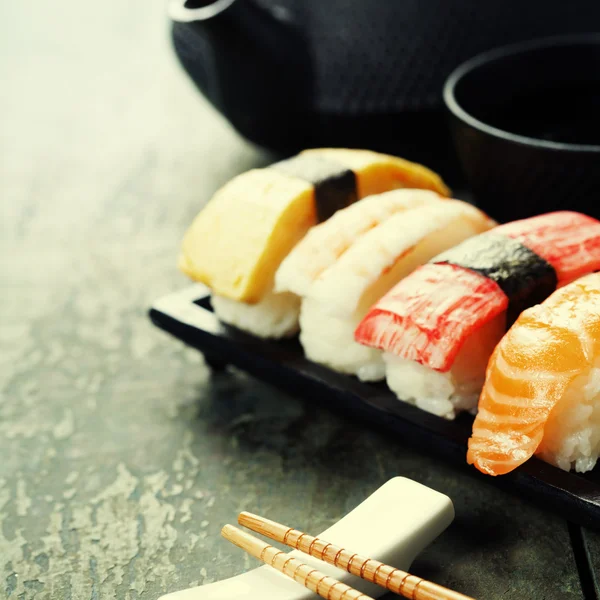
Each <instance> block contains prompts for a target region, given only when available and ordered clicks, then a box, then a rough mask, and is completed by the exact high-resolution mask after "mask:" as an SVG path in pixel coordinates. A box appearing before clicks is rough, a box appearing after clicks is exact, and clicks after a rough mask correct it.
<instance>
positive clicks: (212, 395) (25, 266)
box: [0, 0, 600, 600]
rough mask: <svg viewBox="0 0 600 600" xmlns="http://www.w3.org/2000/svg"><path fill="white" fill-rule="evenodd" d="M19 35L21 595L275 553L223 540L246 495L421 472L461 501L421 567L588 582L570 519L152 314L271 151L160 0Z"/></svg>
mask: <svg viewBox="0 0 600 600" xmlns="http://www.w3.org/2000/svg"><path fill="white" fill-rule="evenodd" d="M0 30H1V35H0V81H1V82H2V83H1V86H0V119H1V126H0V144H1V146H0V186H1V188H0V199H1V211H2V218H1V219H0V227H1V236H0V240H1V241H0V244H1V252H0V261H1V263H0V267H1V273H0V277H1V279H0V281H1V283H2V291H3V293H2V302H1V304H0V319H1V320H0V336H1V341H2V351H1V353H0V386H1V387H0V389H1V390H2V397H1V399H0V457H1V459H0V597H8V598H19V599H29V598H39V599H50V598H52V599H58V598H65V599H92V600H96V599H101V598H116V599H138V598H139V599H148V600H151V599H155V598H157V597H158V596H159V595H160V594H161V593H164V592H167V591H174V590H177V589H182V588H186V587H189V586H192V585H199V584H202V583H208V582H212V581H215V580H218V579H220V578H223V577H227V576H230V575H233V574H236V573H240V572H242V571H244V570H246V569H248V568H250V567H253V566H255V563H254V562H253V561H252V560H250V559H248V557H246V556H245V555H244V554H243V553H242V552H241V551H239V550H237V549H235V548H233V547H231V546H230V545H228V544H227V543H226V542H224V541H222V540H221V539H220V537H219V530H220V528H221V526H222V525H223V524H224V523H226V522H230V521H232V520H234V519H235V515H236V513H237V512H238V511H240V510H243V509H246V510H253V511H256V512H260V513H262V514H266V515H269V516H272V517H273V518H276V519H278V520H281V521H283V522H287V523H291V524H294V525H296V526H297V527H299V528H304V529H306V530H309V531H318V530H320V529H322V528H325V527H326V526H328V525H329V524H331V523H332V522H334V521H335V520H337V519H338V518H339V517H340V516H342V515H343V514H344V513H345V512H346V511H347V510H349V509H350V508H352V507H353V506H354V505H356V504H357V503H358V502H360V501H361V500H362V499H363V498H364V497H366V496H367V495H368V494H369V493H370V492H371V491H373V490H374V489H375V488H376V487H377V486H379V485H380V484H382V483H383V482H384V481H386V480H387V479H388V478H390V477H392V476H394V475H398V474H401V475H406V476H408V477H412V478H414V479H416V480H418V481H421V482H423V483H425V484H426V485H430V486H431V487H434V488H436V489H438V490H440V491H442V492H444V493H447V494H449V495H450V496H451V497H452V499H453V500H454V502H455V505H456V510H457V519H456V521H455V523H454V524H453V525H452V527H451V528H450V529H449V530H448V531H447V532H446V533H445V534H444V535H443V536H441V537H440V538H439V539H438V540H437V542H436V543H434V544H433V545H432V546H431V547H430V548H429V549H428V550H427V551H426V552H425V553H424V554H423V555H422V556H421V557H420V558H419V560H418V561H417V563H415V565H414V571H415V572H416V573H418V574H421V575H424V576H428V577H432V578H435V579H436V580H437V581H439V582H440V583H443V584H446V585H449V586H453V587H456V588H458V589H460V590H462V591H464V592H467V593H470V594H473V595H476V596H478V597H480V598H489V599H496V598H497V599H500V598H502V599H517V598H519V599H520V598H524V597H526V598H533V599H538V598H539V599H542V598H544V599H547V600H548V599H550V600H552V599H563V598H564V599H568V600H571V599H573V600H574V599H581V598H583V594H582V591H581V588H580V584H579V578H578V574H577V569H576V566H575V559H574V556H573V553H572V551H571V547H570V542H569V535H568V531H567V525H566V523H565V522H564V521H562V520H561V519H559V518H557V517H555V516H553V515H550V514H548V513H545V512H543V511H541V510H539V509H537V508H535V507H533V506H531V505H529V504H527V503H526V502H524V501H521V500H519V499H517V498H515V497H513V496H509V495H506V494H504V493H503V492H500V491H498V490H497V489H495V488H494V487H493V486H491V485H489V484H485V483H481V482H480V481H479V480H475V479H473V478H472V477H471V475H469V474H468V472H467V470H466V469H465V470H460V469H455V468H452V467H448V466H446V465H440V464H438V463H437V462H436V461H435V460H433V459H432V458H430V457H427V456H423V455H420V454H418V453H416V452H414V451H412V450H411V449H410V448H407V447H404V446H403V445H402V443H401V441H400V440H394V439H391V438H389V437H384V436H382V435H379V434H377V433H375V432H372V431H369V430H367V429H362V428H358V427H357V426H355V425H351V424H348V423H345V422H344V421H343V419H342V418H341V417H334V416H332V415H330V414H328V413H326V412H324V411H321V410H319V409H316V408H315V407H314V406H310V405H305V404H304V403H303V402H301V401H300V400H299V399H295V398H291V397H289V396H285V395H284V394H282V393H280V392H277V391H275V390H274V389H272V388H270V387H269V386H267V385H264V384H262V383H260V382H257V381H254V380H252V379H250V378H248V377H246V376H245V375H243V374H241V373H236V372H231V373H223V374H219V375H215V376H211V374H210V373H209V371H208V369H207V368H206V367H205V366H204V363H203V361H202V358H201V356H200V355H199V354H198V353H196V352H194V351H191V350H188V349H186V348H184V347H183V346H182V345H181V344H179V343H178V342H176V341H174V340H173V339H171V338H169V337H168V336H166V335H165V334H163V333H161V332H159V331H157V330H155V329H154V328H153V327H152V326H151V325H150V323H149V321H148V319H147V317H146V309H147V307H148V306H149V305H150V303H151V302H152V301H153V300H154V299H156V298H157V297H159V296H160V295H163V294H165V293H168V292H170V291H172V290H174V289H177V288H178V287H181V286H183V285H185V284H186V280H185V279H184V278H183V277H182V276H181V275H179V274H178V273H177V271H176V269H175V257H176V252H177V246H178V242H179V239H180V237H181V235H182V233H183V231H184V229H185V227H186V226H187V224H188V223H189V222H190V220H191V219H192V217H193V216H194V215H195V214H196V212H197V211H198V209H199V207H200V206H201V205H202V204H203V202H205V201H206V200H207V199H208V197H209V196H210V195H211V194H212V192H213V191H214V190H215V189H216V188H217V187H218V186H219V185H221V184H222V183H224V182H225V181H226V180H227V179H228V178H230V177H231V176H232V175H234V174H236V173H238V172H241V171H244V170H246V169H248V168H249V167H251V166H254V165H260V164H265V162H267V161H268V160H269V157H268V156H266V155H265V154H263V153H260V152H259V151H257V150H256V149H254V148H252V147H251V146H249V145H248V144H246V143H244V142H243V141H242V140H241V139H239V137H238V136H237V135H236V134H235V133H234V132H233V131H231V129H230V128H229V127H228V126H227V124H226V123H224V122H223V121H222V120H221V119H220V117H218V115H216V114H215V113H214V112H213V111H212V109H211V108H210V107H209V106H207V105H206V103H205V102H204V101H203V100H202V99H201V98H200V97H199V95H198V94H197V93H196V92H195V91H194V90H193V88H192V86H191V84H190V83H189V82H188V81H187V80H186V78H185V77H184V76H183V74H182V73H181V72H180V71H179V69H178V67H177V65H176V64H175V61H174V59H173V57H172V53H171V50H170V47H169V42H168V35H167V24H166V19H165V16H164V6H163V1H162V0H127V1H125V2H124V1H122V0H104V1H103V2H96V3H84V2H78V1H75V0H61V1H60V2H51V1H50V0H36V2H2V3H1V4H0ZM588 543H589V544H590V550H591V552H593V553H594V554H593V556H594V561H595V564H596V565H600V541H599V539H598V537H597V536H595V537H594V536H592V535H591V534H589V538H588ZM599 571H600V567H599Z"/></svg>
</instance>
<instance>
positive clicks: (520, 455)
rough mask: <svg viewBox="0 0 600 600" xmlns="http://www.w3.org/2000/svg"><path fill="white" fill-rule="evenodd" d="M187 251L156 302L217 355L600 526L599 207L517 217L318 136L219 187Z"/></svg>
mask: <svg viewBox="0 0 600 600" xmlns="http://www.w3.org/2000/svg"><path fill="white" fill-rule="evenodd" d="M179 267H180V269H181V270H182V271H183V272H184V273H185V274H187V275H188V276H189V277H190V278H191V279H193V280H195V281H196V282H197V283H196V284H195V285H194V286H192V287H191V288H187V289H185V290H183V291H181V292H179V293H175V294H171V295H169V296H167V297H165V298H162V299H160V300H158V301H157V302H156V303H155V304H154V306H153V307H152V309H151V311H150V317H151V319H152V321H153V322H154V323H155V324H156V325H157V326H158V327H160V328H162V329H164V330H165V331H167V332H169V333H171V334H172V335H174V336H175V337H177V338H179V339H181V340H182V341H184V342H185V343H187V344H189V345H191V346H193V347H195V348H197V349H198V350H200V351H202V352H203V353H204V355H205V358H206V360H207V363H208V364H209V365H210V366H212V367H213V368H215V369H221V368H223V367H225V366H227V365H232V366H235V367H238V368H241V369H243V370H245V371H247V372H249V373H251V374H253V375H255V376H257V377H259V378H261V379H263V380H265V381H268V382H271V383H273V384H275V385H277V386H280V387H282V388H285V389H288V390H290V391H292V392H294V393H297V394H300V395H301V396H303V397H306V398H308V399H310V400H312V401H317V402H318V403H319V404H320V405H322V406H327V407H329V408H331V409H332V410H334V411H339V412H341V413H343V414H344V415H347V416H351V417H354V418H358V419H361V420H362V421H363V422H365V421H368V422H370V423H372V425H373V426H375V427H379V428H385V429H386V430H389V431H391V432H392V433H393V434H395V435H397V436H399V438H400V439H401V440H402V442H403V443H404V442H406V443H410V444H411V445H415V446H419V447H421V448H423V449H424V450H426V451H432V452H437V453H439V454H440V455H442V456H444V457H446V459H448V460H452V461H454V462H457V463H459V464H462V465H464V466H465V468H469V469H471V470H472V472H473V474H476V473H477V471H479V472H481V473H482V474H483V475H480V476H481V477H484V476H485V477H487V478H488V480H490V481H493V482H494V483H496V484H497V485H499V486H503V487H507V488H512V489H516V490H518V491H519V492H520V493H521V494H522V495H524V496H526V497H527V498H529V499H531V500H533V501H535V502H538V503H540V504H543V506H544V507H546V508H549V509H552V510H554V511H556V512H557V513H559V514H560V515H562V516H563V517H565V518H567V519H569V520H570V521H572V522H576V523H579V524H582V525H585V526H588V527H592V528H600V465H598V466H596V462H597V459H598V456H599V454H600V273H598V271H600V221H598V220H597V219H595V218H593V217H590V216H588V215H585V214H582V213H577V212H573V211H559V212H554V213H547V214H541V215H534V216H531V217H529V218H525V219H522V220H518V221H512V222H508V223H504V224H498V223H497V222H495V221H494V220H493V219H492V218H490V217H489V216H488V215H486V214H485V213H483V212H482V211H481V210H479V209H477V208H476V207H474V206H472V205H470V204H467V203H465V202H462V201H460V200H454V199H452V198H451V197H450V190H448V188H447V187H446V186H445V184H444V183H443V181H442V180H441V179H440V178H439V176H437V175H436V174H435V173H433V172H432V171H430V170H429V169H427V168H426V167H423V166H422V165H416V164H414V163H410V162H408V161H405V160H403V159H399V158H396V157H391V156H388V155H382V154H377V153H374V152H369V151H361V150H346V149H316V150H310V151H305V152H303V153H301V154H299V155H298V156H296V157H293V158H291V159H288V160H286V161H283V162H281V163H277V164H276V165H272V166H271V167H268V168H265V169H256V170H254V171H250V172H248V173H244V174H242V175H240V176H238V177H237V178H235V179H234V180H232V181H231V182H230V183H229V184H227V185H226V186H224V187H223V188H222V189H221V190H219V191H218V192H217V193H216V194H215V197H214V198H213V199H212V200H211V201H210V202H209V204H208V205H207V206H206V208H204V209H202V210H201V212H200V213H199V215H198V216H197V217H196V219H195V221H194V222H193V223H192V225H191V227H190V228H189V230H188V232H187V233H186V235H185V237H184V240H183V244H182V250H181V255H180V258H179ZM297 334H299V335H297ZM467 464H468V465H472V466H467ZM473 467H475V468H473ZM490 476H491V477H490Z"/></svg>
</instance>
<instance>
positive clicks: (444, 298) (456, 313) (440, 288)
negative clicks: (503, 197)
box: [355, 211, 600, 372]
mask: <svg viewBox="0 0 600 600" xmlns="http://www.w3.org/2000/svg"><path fill="white" fill-rule="evenodd" d="M492 232H493V233H494V234H500V235H505V236H506V237H510V238H513V239H515V240H517V241H518V242H519V243H521V244H522V245H523V246H526V247H527V248H529V249H530V250H532V251H533V252H535V253H536V254H537V255H538V256H540V257H541V258H543V259H544V260H546V261H547V262H548V263H549V264H550V265H551V266H552V267H553V268H554V270H555V271H556V275H557V279H558V286H559V287H560V286H562V285H564V284H566V283H568V282H569V281H572V280H573V279H575V278H577V277H579V276H581V275H584V274H587V273H591V272H593V271H597V270H600V221H597V220H596V219H593V218H592V217H588V216H586V215H582V214H580V213H575V212H570V211H561V212H555V213H549V214H546V215H541V216H539V217H533V218H530V219H523V220H521V221H515V222H513V223H508V224H506V225H501V226H499V227H496V228H494V229H493V230H492ZM483 235H486V234H483ZM433 260H434V261H435V259H433ZM508 304H509V299H508V297H507V296H506V294H505V293H504V292H503V291H502V290H501V289H500V287H499V286H498V284H497V283H495V282H494V281H492V280H491V279H488V278H487V277H485V276H484V275H481V274H480V273H477V272H475V271H471V270H470V269H468V268H466V267H462V266H456V265H451V264H447V263H439V264H435V262H434V263H433V264H427V265H424V266H422V267H420V268H419V269H417V270H416V271H414V272H413V273H412V274H411V275H409V276H408V277H406V278H405V279H404V280H402V281H401V282H400V283H398V284H397V285H396V286H395V287H394V288H393V289H392V290H390V291H389V292H388V293H387V294H386V295H385V296H384V297H383V298H381V300H379V301H378V302H377V303H376V304H375V305H374V306H373V307H372V308H371V310H370V311H369V312H368V313H367V315H366V317H365V318H364V319H363V321H362V322H361V323H360V325H359V326H358V328H357V329H356V332H355V339H356V341H358V342H359V343H361V344H364V345H366V346H371V347H374V348H379V349H380V350H384V351H386V352H390V353H392V354H395V355H397V356H399V357H401V358H404V359H408V360H413V361H417V362H419V363H421V364H422V365H425V366H427V367H429V368H431V369H435V370H437V371H442V372H445V371H448V370H450V368H451V367H452V364H453V362H454V359H455V358H456V356H457V354H458V352H459V350H460V349H461V347H462V345H463V344H464V342H465V341H466V339H467V337H468V336H469V335H471V334H472V333H473V332H474V331H475V330H477V329H478V328H480V327H483V326H484V325H485V324H486V323H488V322H489V321H490V320H491V319H493V318H494V317H495V316H497V315H498V314H500V313H502V312H504V311H505V310H506V309H507V307H508Z"/></svg>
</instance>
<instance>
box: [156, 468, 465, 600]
mask: <svg viewBox="0 0 600 600" xmlns="http://www.w3.org/2000/svg"><path fill="white" fill-rule="evenodd" d="M274 518H276V515H274ZM452 519H454V507H453V505H452V501H451V500H450V498H448V496H445V495H444V494H440V493H439V492H436V491H435V490H432V489H430V488H428V487H425V486H424V485H421V484H420V483H417V482H416V481H412V480H411V479H406V478H404V477H395V478H394V479H390V481H388V482H387V483H386V484H384V485H383V486H381V487H380V488H379V489H378V490H377V491H376V492H374V493H373V494H371V496H369V497H368V498H367V499H366V500H365V501H364V502H362V503H361V504H359V505H358V506H357V507H356V508H355V509H354V510H353V511H351V512H350V513H348V514H347V515H346V516H345V517H344V518H342V519H341V520H339V521H338V522H337V523H336V524H335V525H333V526H331V527H330V528H329V529H327V530H326V531H323V532H322V533H319V534H317V535H318V537H322V538H323V539H326V540H327V541H328V542H331V543H332V544H335V545H337V546H340V547H343V548H352V549H354V551H355V552H360V554H361V555H362V556H368V557H370V558H375V559H377V560H380V561H382V562H384V563H386V564H388V565H392V566H394V567H397V568H399V569H402V570H404V571H408V570H409V568H410V565H411V563H412V561H413V560H414V558H415V556H416V555H417V554H418V553H419V552H421V550H423V548H425V547H426V546H427V545H428V544H430V543H431V542H432V541H433V540H434V539H435V538H436V537H437V536H438V535H440V533H442V531H444V529H446V527H448V525H450V523H451V522H452ZM294 525H295V526H297V527H300V525H301V524H299V523H296V524H294ZM290 556H295V557H296V558H299V559H300V560H301V561H302V562H304V563H306V564H308V565H313V566H314V568H315V569H318V570H319V571H322V572H323V573H325V574H326V575H330V576H331V577H335V579H338V580H340V581H342V582H344V583H346V584H348V585H350V586H352V587H353V588H355V589H357V590H360V591H361V592H363V593H365V594H368V595H370V596H373V597H378V596H382V595H383V594H384V593H386V590H385V589H383V588H382V587H379V586H376V585H374V584H372V583H369V582H368V581H365V580H363V579H359V578H357V577H354V576H352V575H350V574H349V573H347V572H346V571H342V570H340V569H338V568H336V567H333V566H331V565H328V564H326V563H324V562H321V561H320V560H318V559H316V558H313V557H312V556H308V555H307V554H303V553H302V552H298V551H296V550H294V551H293V552H290ZM314 597H315V596H314V594H313V593H312V592H311V591H309V590H307V589H306V588H304V587H302V586H301V585H299V584H298V583H296V582H294V581H292V580H291V579H289V578H288V577H286V576H285V575H283V574H281V573H279V572H278V571H275V569H272V568H271V567H269V566H262V567H258V568H256V569H254V570H253V571H249V572H248V573H243V574H242V575H238V576H237V577H231V578H230V579H224V580H223V581H218V582H216V583H211V584H209V585H205V586H200V587H195V588H191V589H189V590H184V591H181V592H175V593H172V594H167V595H166V596H163V597H162V599H161V600H231V599H232V598H236V600H257V599H258V598H269V600H312V598H314Z"/></svg>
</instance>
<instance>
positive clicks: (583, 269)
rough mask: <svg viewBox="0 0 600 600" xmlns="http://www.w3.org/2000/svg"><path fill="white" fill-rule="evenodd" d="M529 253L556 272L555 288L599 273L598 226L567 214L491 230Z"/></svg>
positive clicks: (561, 212)
mask: <svg viewBox="0 0 600 600" xmlns="http://www.w3.org/2000/svg"><path fill="white" fill-rule="evenodd" d="M494 233H500V234H502V235H505V236H507V237H510V238H513V239H515V240H517V241H518V242H521V244H523V245H524V246H527V248H529V249H530V250H533V251H534V252H535V253H536V254H537V255H538V256H541V257H542V258H543V259H544V260H546V261H547V262H549V263H550V264H551V265H552V267H553V268H554V270H555V271H556V277H557V278H558V281H559V285H564V284H566V283H568V282H569V281H572V280H573V279H576V278H577V277H581V276H582V275H586V274H587V273H591V272H593V271H598V270H600V222H599V221H598V220H597V219H594V218H593V217H588V216H587V215H582V214H581V213H577V212H571V211H566V210H565V211H559V212H554V213H549V214H547V215H540V216H539V217H531V218H529V219H522V220H520V221H513V222H512V223H506V224H505V225H500V226H498V227H496V228H495V229H494Z"/></svg>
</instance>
